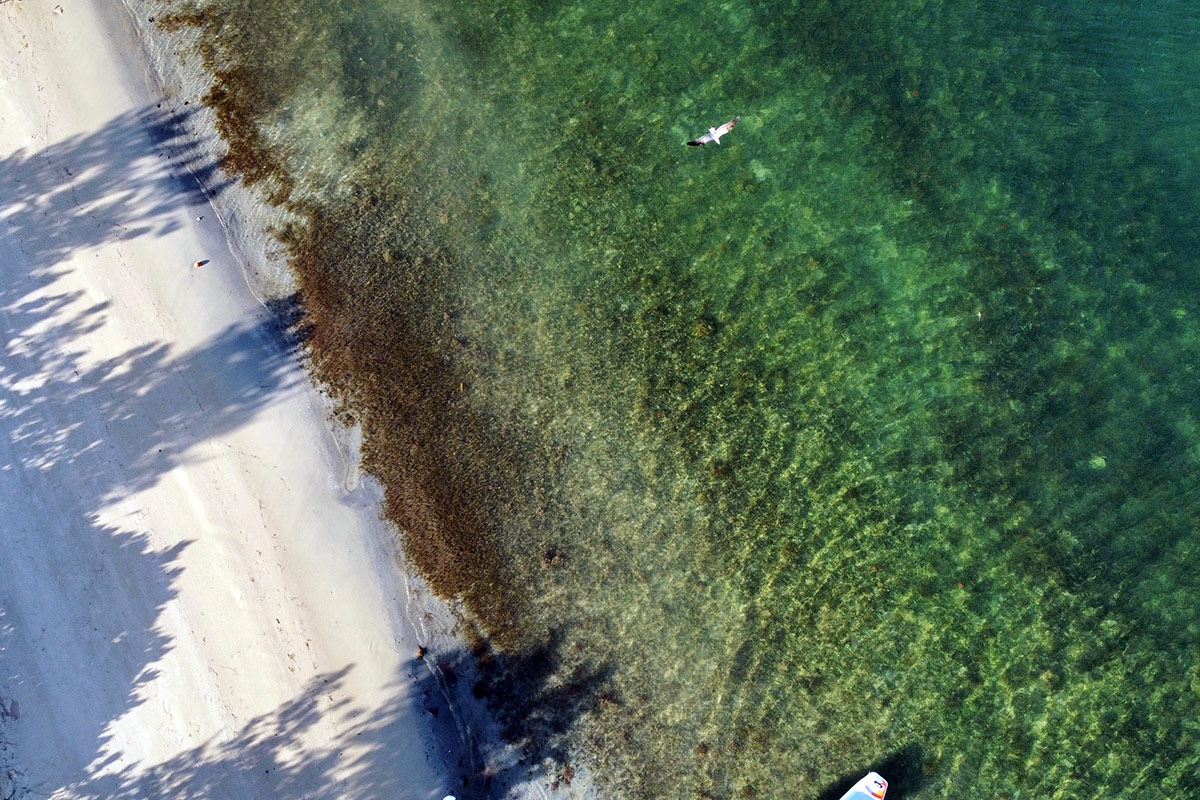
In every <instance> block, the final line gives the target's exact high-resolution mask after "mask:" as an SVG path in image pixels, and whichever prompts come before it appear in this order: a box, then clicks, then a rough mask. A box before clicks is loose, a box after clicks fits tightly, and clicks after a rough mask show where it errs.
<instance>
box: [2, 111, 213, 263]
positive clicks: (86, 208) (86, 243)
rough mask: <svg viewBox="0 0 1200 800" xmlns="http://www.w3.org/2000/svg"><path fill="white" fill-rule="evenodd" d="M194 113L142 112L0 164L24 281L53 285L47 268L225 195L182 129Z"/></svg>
mask: <svg viewBox="0 0 1200 800" xmlns="http://www.w3.org/2000/svg"><path fill="white" fill-rule="evenodd" d="M192 114H193V112H192V111H190V110H187V109H183V110H173V111H172V110H163V109H162V108H161V107H158V106H155V107H149V106H147V107H145V108H141V109H137V110H131V111H128V112H126V113H124V114H121V115H120V116H118V117H116V118H114V119H112V120H111V121H109V122H108V123H107V124H106V125H105V126H104V127H103V128H101V129H100V130H98V131H95V132H93V133H89V134H79V135H76V136H72V137H69V138H67V139H64V140H63V141H61V142H56V143H54V144H52V145H49V146H47V147H46V148H44V149H42V150H39V151H37V152H30V151H27V150H24V149H22V150H18V151H17V152H15V153H12V154H10V155H8V156H6V157H4V158H3V159H0V182H2V184H3V186H4V199H3V201H0V223H2V224H3V225H4V226H5V227H6V228H7V229H8V232H9V233H11V234H12V235H13V236H14V238H15V239H16V241H17V242H18V243H19V244H18V246H19V247H20V249H21V251H22V252H23V253H24V255H25V257H26V258H27V260H28V262H29V271H30V274H29V275H28V276H26V277H27V278H30V279H34V280H39V279H40V280H42V281H44V280H45V279H47V278H53V277H54V273H52V272H47V270H49V269H50V268H52V267H54V266H55V265H56V264H58V263H60V262H61V261H63V260H64V259H66V258H69V257H71V256H72V255H74V254H75V253H77V252H79V251H80V250H84V249H86V248H90V247H95V246H96V245H99V244H102V243H104V242H108V241H113V240H121V239H132V238H135V237H138V236H147V235H149V236H161V235H164V234H167V233H170V232H171V231H174V230H176V229H178V228H179V225H180V222H179V217H180V215H181V214H182V213H184V212H185V211H186V209H187V208H189V207H193V206H202V205H206V204H207V203H208V202H209V199H210V198H211V197H213V196H216V195H218V194H220V193H222V192H223V191H225V189H227V188H228V187H229V186H230V184H231V182H232V181H231V180H230V179H228V178H225V177H223V176H222V175H221V174H220V173H219V171H218V163H217V161H216V159H215V158H213V157H212V156H211V155H210V154H208V152H207V149H208V148H207V147H206V145H205V140H204V139H202V138H201V137H199V136H198V135H196V134H195V133H193V132H192V131H190V130H189V127H188V126H189V123H190V120H191V117H192Z"/></svg>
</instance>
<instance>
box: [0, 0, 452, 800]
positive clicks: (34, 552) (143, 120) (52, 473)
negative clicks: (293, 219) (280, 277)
mask: <svg viewBox="0 0 1200 800" xmlns="http://www.w3.org/2000/svg"><path fill="white" fill-rule="evenodd" d="M123 13H124V10H123V9H121V8H117V9H109V8H105V9H102V10H99V11H97V10H96V9H95V8H93V7H92V6H91V5H90V4H70V5H68V6H65V7H63V11H62V12H61V13H57V12H56V9H55V8H53V7H51V6H50V5H49V4H45V3H24V4H14V5H11V6H6V7H4V8H0V14H2V15H3V16H4V17H6V18H7V19H6V20H5V21H6V22H7V23H9V24H8V25H7V26H6V29H5V32H4V33H3V35H2V38H0V47H2V48H3V50H0V70H2V72H0V75H2V79H3V83H4V85H5V88H6V92H5V95H6V100H5V103H4V105H3V107H2V109H3V111H2V116H3V120H4V123H5V124H4V132H3V134H2V135H3V137H4V138H3V139H0V142H3V145H4V148H3V153H2V154H0V159H3V163H4V165H5V167H6V169H5V170H4V171H5V172H6V173H8V174H9V175H11V176H13V177H14V178H15V181H16V182H17V183H18V184H19V189H18V191H17V192H16V193H15V195H14V196H15V198H16V199H15V200H13V201H11V202H7V203H6V204H5V208H4V209H3V211H2V212H0V250H2V252H3V258H2V259H0V261H2V262H3V264H4V269H5V272H6V273H7V274H6V281H5V283H6V284H7V288H6V289H5V290H4V298H3V302H2V303H0V313H2V314H3V315H4V319H5V327H6V329H7V331H8V336H7V339H8V341H9V347H8V350H7V352H6V353H5V355H4V356H3V357H2V360H0V381H2V383H0V397H2V400H0V419H2V420H3V421H4V434H5V435H4V436H3V437H2V438H0V441H3V443H4V447H5V450H6V452H5V453H4V456H5V462H6V463H7V464H8V465H9V468H8V469H6V470H5V471H4V472H3V473H2V477H0V492H3V497H4V499H5V507H6V508H11V509H26V513H23V514H22V513H20V512H19V511H16V512H15V513H14V514H13V517H14V521H13V522H12V523H10V530H9V531H8V534H7V535H6V537H5V538H4V540H3V544H2V545H0V547H2V548H3V553H2V555H3V558H2V559H0V560H3V561H4V563H5V564H6V565H7V566H6V570H5V581H4V582H3V586H2V588H0V603H2V605H0V608H2V609H3V616H2V618H0V648H2V650H0V658H2V664H3V670H2V672H0V696H2V698H3V704H4V714H3V716H4V719H3V720H2V721H0V736H2V738H3V741H4V742H6V745H5V748H4V751H3V755H2V756H0V757H2V758H3V759H5V760H4V761H3V762H0V767H2V768H3V769H4V771H3V772H2V773H0V776H5V777H3V778H0V779H3V780H9V781H10V783H11V785H6V786H4V788H5V789H6V790H10V793H15V796H22V795H21V792H24V793H36V794H43V795H48V796H52V797H116V796H148V795H153V796H203V795H206V794H207V795H213V794H219V795H220V796H227V797H237V796H245V797H266V796H276V795H279V794H285V795H289V796H290V795H291V794H294V793H297V792H298V793H301V794H304V795H305V796H317V797H363V796H371V795H376V794H380V793H382V794H387V795H389V796H397V797H421V798H424V797H442V796H443V795H445V794H448V793H451V792H452V791H453V790H454V788H455V786H454V785H453V784H454V783H455V779H454V777H453V776H452V774H451V770H455V769H458V770H461V769H462V768H463V767H464V766H465V765H463V764H461V763H460V764H458V765H456V764H455V763H454V759H455V758H456V757H457V758H458V759H460V761H461V760H462V759H464V758H469V755H464V754H463V753H461V752H456V751H455V750H456V746H457V745H456V743H457V742H458V738H459V736H458V733H457V731H456V730H455V727H456V726H454V725H452V724H451V720H448V719H447V716H449V715H443V716H441V717H440V718H439V717H435V716H433V714H432V712H431V708H434V707H436V706H438V705H445V703H444V702H443V701H442V700H441V699H440V698H439V697H438V693H439V692H440V691H441V690H442V687H441V686H440V677H441V676H440V675H439V673H438V672H437V670H436V669H435V668H433V667H432V663H433V662H432V660H429V661H421V660H419V659H418V658H417V657H416V653H417V651H418V647H419V646H420V645H422V644H424V643H425V642H427V641H428V639H429V638H430V637H432V636H437V635H438V634H437V630H436V628H434V629H433V630H430V629H428V628H427V627H425V626H428V625H429V624H430V623H429V622H427V621H426V620H424V619H422V618H417V619H413V616H412V615H413V614H414V613H415V614H420V613H425V609H424V608H423V604H424V600H423V597H424V596H425V593H424V592H423V591H422V590H421V589H420V588H419V584H418V588H417V589H416V590H415V591H414V590H413V588H412V585H411V584H410V581H411V580H412V579H411V578H409V577H408V576H407V575H405V574H403V572H402V571H401V570H400V569H399V568H398V566H397V563H398V562H397V559H398V553H397V552H396V545H395V544H394V538H393V536H392V534H391V532H390V531H389V530H388V529H387V528H386V526H385V525H384V523H382V522H381V521H380V520H379V518H378V505H379V497H380V492H379V490H378V488H377V487H376V486H375V485H374V484H373V483H372V482H370V481H363V482H361V483H360V482H358V481H357V480H355V479H351V478H350V476H349V473H353V472H354V470H355V467H354V466H353V463H354V461H355V460H356V455H355V454H354V453H353V452H350V453H347V450H346V448H345V443H344V442H339V443H335V440H336V439H337V438H338V437H337V435H336V433H335V432H334V431H332V430H331V422H330V420H329V411H330V408H329V402H328V400H327V399H326V398H324V397H322V396H321V395H320V393H319V392H318V391H317V390H316V389H315V388H314V387H313V386H312V385H311V383H310V381H309V379H308V376H307V374H306V373H305V370H304V368H303V366H302V364H301V362H300V359H299V357H298V354H297V349H298V347H299V344H300V342H299V339H298V336H299V335H300V334H299V333H298V332H296V331H289V330H287V329H286V324H284V323H281V322H280V318H281V316H282V318H283V319H285V320H286V319H287V318H288V316H289V315H290V314H292V313H293V311H294V309H292V308H291V307H290V306H289V303H288V298H287V297H286V296H283V297H281V298H277V299H274V300H267V302H265V303H264V302H263V301H262V300H261V299H260V298H259V297H258V296H256V294H257V293H256V292H253V291H251V290H250V288H249V282H248V281H246V282H244V280H245V279H246V276H245V275H244V274H243V272H242V269H243V264H242V258H243V257H244V256H243V254H241V253H239V252H237V251H236V250H232V249H231V246H230V241H229V240H230V237H231V231H229V230H227V229H226V228H225V227H224V225H226V224H228V220H227V219H226V220H221V219H219V215H218V214H217V213H216V212H215V211H214V209H213V207H212V206H210V205H209V199H210V197H209V195H210V187H209V186H208V185H206V183H207V181H209V180H215V181H218V182H219V181H222V180H223V178H221V176H220V173H219V171H218V170H216V168H215V166H216V165H215V163H214V162H213V160H212V158H211V156H210V155H209V153H208V152H207V150H208V148H206V147H197V146H196V144H195V141H194V139H193V138H192V137H193V135H194V132H193V125H194V124H195V122H196V118H195V117H194V116H193V114H194V111H193V110H192V107H191V105H190V104H189V105H188V106H183V105H181V104H177V103H176V104H173V103H171V102H170V100H169V98H164V97H161V96H156V95H155V94H153V89H152V88H151V87H150V86H149V85H147V86H146V90H145V92H144V93H142V92H139V89H138V86H137V85H136V84H137V82H138V81H137V75H138V74H139V70H141V71H142V74H144V75H145V76H146V78H147V79H149V78H150V77H151V75H152V71H151V68H150V65H148V64H144V63H142V62H141V61H139V59H140V58H141V57H142V55H143V51H142V47H143V45H142V43H141V42H134V41H131V39H130V38H125V37H122V36H121V33H120V31H121V29H122V26H123V25H126V24H127V22H126V21H125V20H120V19H116V18H115V17H116V15H120V14H123ZM126 30H128V29H126ZM172 106H176V107H172ZM235 224H236V223H235ZM197 262H206V263H204V265H203V266H202V267H199V268H196V267H193V264H194V263H197ZM50 532H53V534H54V535H53V536H49V535H47V534H48V533H50ZM335 536H336V537H337V538H336V542H333V541H331V538H332V537H335ZM406 609H407V614H406V611H405V610H406ZM414 624H415V626H416V627H414ZM433 624H434V625H436V624H437V623H436V622H435V623H433ZM418 628H422V630H420V631H418Z"/></svg>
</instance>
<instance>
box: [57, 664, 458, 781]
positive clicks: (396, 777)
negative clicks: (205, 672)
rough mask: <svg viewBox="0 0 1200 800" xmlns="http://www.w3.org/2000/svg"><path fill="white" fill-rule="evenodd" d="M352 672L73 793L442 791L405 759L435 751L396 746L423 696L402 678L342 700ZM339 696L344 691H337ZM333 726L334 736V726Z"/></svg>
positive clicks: (317, 682)
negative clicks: (361, 700) (226, 732)
mask: <svg viewBox="0 0 1200 800" xmlns="http://www.w3.org/2000/svg"><path fill="white" fill-rule="evenodd" d="M352 670H353V665H347V666H345V667H343V668H342V669H340V670H337V671H334V672H327V673H323V674H320V675H316V676H314V677H313V678H312V680H310V681H309V683H308V685H307V686H306V687H305V689H304V690H303V691H302V692H301V693H300V694H299V695H297V696H296V697H295V698H293V699H291V700H289V701H287V702H286V703H283V704H281V705H279V706H278V707H276V708H275V709H273V710H272V711H270V712H268V713H265V714H261V715H259V716H257V717H255V718H253V719H251V720H250V721H249V722H247V723H246V724H245V725H244V726H243V727H242V728H241V729H240V730H238V731H237V732H236V733H234V734H233V735H232V736H229V737H227V738H222V739H221V740H217V739H210V740H209V741H207V742H204V743H203V744H201V745H199V746H197V747H194V748H192V749H190V750H187V751H185V752H182V753H180V754H178V755H176V756H174V757H172V758H170V759H168V760H166V761H163V762H162V763H159V764H153V765H140V764H135V765H131V766H129V767H127V768H125V769H123V770H121V771H120V772H118V773H115V774H110V775H103V776H101V777H98V778H94V779H92V780H88V781H85V782H83V783H81V784H78V785H74V786H72V787H70V788H71V796H72V797H77V798H80V800H86V799H87V798H95V799H96V800H100V798H105V799H106V800H125V799H131V798H145V797H160V798H167V797H179V798H184V797H255V798H265V797H271V798H279V799H280V800H285V799H287V798H296V800H300V798H311V800H319V799H320V798H336V797H411V798H430V800H433V798H441V797H443V796H444V795H445V794H446V787H444V786H427V787H421V786H414V785H411V784H410V783H409V782H408V781H407V780H406V778H407V777H408V776H407V775H406V774H405V771H404V769H403V764H405V763H409V762H411V761H412V760H414V759H415V760H417V761H420V760H423V759H436V758H439V757H440V754H438V753H436V752H435V751H434V750H433V749H432V748H430V749H429V750H427V751H426V752H424V753H421V754H414V753H411V752H409V753H405V752H397V751H396V745H397V743H398V742H403V741H404V740H405V739H406V738H411V736H407V735H406V733H405V729H407V728H408V727H410V726H411V725H412V720H413V719H414V718H416V719H420V718H421V716H422V715H423V712H422V710H421V709H420V708H419V695H418V694H416V693H415V692H413V691H411V690H410V689H406V683H405V681H404V680H399V681H397V682H396V683H395V684H394V685H393V686H391V687H388V688H389V691H388V697H387V699H386V700H385V701H384V702H383V703H381V704H379V705H377V706H375V707H372V708H363V707H361V706H359V705H356V704H354V703H352V702H350V701H348V700H346V699H344V696H345V694H346V692H347V688H346V685H345V684H346V679H347V676H348V675H349V674H350V673H351V671H352ZM339 698H341V699H339ZM330 730H336V731H337V733H336V736H333V737H330V736H329V735H328V732H329V731H330Z"/></svg>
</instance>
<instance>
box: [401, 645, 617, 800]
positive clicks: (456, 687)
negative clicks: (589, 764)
mask: <svg viewBox="0 0 1200 800" xmlns="http://www.w3.org/2000/svg"><path fill="white" fill-rule="evenodd" d="M561 639H562V636H561V634H556V635H552V636H551V638H550V640H549V641H547V642H545V643H543V644H540V645H538V646H533V647H528V648H525V649H522V650H519V651H515V652H514V651H505V652H496V651H493V650H490V649H487V648H486V646H483V645H481V646H480V647H479V648H477V649H476V650H475V651H470V650H467V649H461V648H460V649H456V650H454V651H452V652H450V653H449V654H440V655H438V656H437V657H436V658H433V657H426V658H425V659H424V660H423V662H422V663H424V664H425V665H426V675H425V676H422V677H421V678H419V679H418V682H417V686H418V689H419V691H420V692H421V693H422V696H424V697H426V698H428V699H429V701H430V702H434V703H436V702H437V700H438V698H439V697H440V698H441V699H442V700H443V701H445V702H447V703H449V704H450V705H452V706H454V709H455V710H454V714H455V718H456V720H457V722H458V723H459V730H458V732H457V735H458V739H459V741H461V745H460V755H459V758H458V760H457V761H456V762H454V763H448V764H447V766H448V767H449V768H451V769H452V770H454V771H453V772H451V773H450V774H457V784H456V788H457V789H458V790H459V791H461V792H463V793H464V794H466V795H468V796H469V797H473V798H488V797H492V798H504V797H510V796H513V794H514V792H517V791H519V788H520V787H521V786H522V785H524V784H540V785H541V786H542V787H543V788H549V789H551V790H553V789H557V788H559V787H560V785H564V784H565V785H569V784H570V782H571V778H572V776H573V775H574V772H575V767H574V766H573V765H572V764H571V761H572V759H573V756H572V751H573V745H574V743H573V741H572V740H571V734H572V732H573V731H574V730H576V729H577V728H576V723H578V722H579V720H580V718H581V717H583V716H584V715H586V714H588V713H590V712H592V711H596V710H599V708H600V707H601V705H602V703H603V702H604V699H605V698H607V697H609V696H610V695H611V693H612V690H611V687H610V680H609V679H610V678H611V676H612V673H613V667H612V665H610V664H601V665H598V666H596V665H585V664H574V665H564V664H563V663H562V656H561ZM481 701H483V704H482V705H481ZM484 707H486V709H487V711H488V712H490V715H489V716H488V717H487V719H486V721H482V720H481V719H480V718H479V717H480V715H481V714H483V713H484ZM430 710H431V713H433V714H434V715H435V716H436V715H438V713H439V711H440V709H438V708H437V707H436V706H431V709H430ZM472 716H474V719H472ZM493 726H494V727H493ZM435 733H436V732H435ZM440 735H442V736H445V735H446V732H444V731H443V732H442V733H441V734H440ZM445 749H447V750H449V749H450V748H449V747H445Z"/></svg>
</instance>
